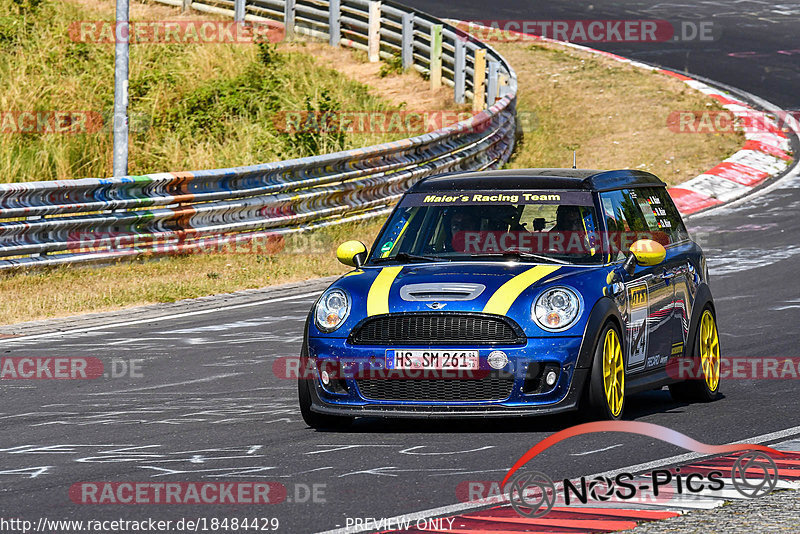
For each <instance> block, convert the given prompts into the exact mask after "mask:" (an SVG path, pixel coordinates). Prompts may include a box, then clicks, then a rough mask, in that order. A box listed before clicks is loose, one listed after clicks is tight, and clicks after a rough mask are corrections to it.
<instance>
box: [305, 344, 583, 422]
mask: <svg viewBox="0 0 800 534" xmlns="http://www.w3.org/2000/svg"><path fill="white" fill-rule="evenodd" d="M581 341H582V339H581V338H575V337H564V338H552V337H551V338H530V339H527V340H526V343H525V344H524V345H508V346H499V345H493V346H478V347H459V349H458V350H465V349H473V350H478V352H479V362H480V370H481V371H483V372H484V373H498V371H496V370H493V369H491V367H490V366H489V365H488V362H487V356H488V355H489V353H491V352H492V351H496V350H501V351H503V352H505V353H506V355H507V356H508V359H509V363H508V365H507V366H506V367H505V368H504V369H503V370H502V371H499V372H501V373H503V376H504V377H505V379H507V380H508V381H509V383H510V386H509V388H508V391H505V392H504V393H502V395H500V396H498V397H497V398H492V399H480V400H453V399H452V398H451V399H449V400H433V399H431V398H427V399H423V400H414V399H404V400H398V399H392V398H371V397H370V396H368V395H366V394H365V393H364V391H362V388H361V387H360V386H359V380H358V379H357V378H354V377H352V376H346V377H342V378H341V380H339V381H338V383H337V384H335V386H334V385H332V382H333V381H330V380H329V381H328V384H327V386H325V385H323V383H322V381H321V380H320V376H319V372H316V373H315V376H314V380H312V381H311V382H312V383H313V387H312V388H310V389H311V391H310V393H311V399H312V406H311V410H312V411H314V412H317V413H321V414H329V415H341V416H365V417H366V416H375V417H408V418H462V417H516V416H532V415H545V414H552V413H559V412H564V411H569V410H573V409H576V408H577V404H578V401H579V399H580V394H581V392H582V391H583V386H584V383H585V381H586V377H587V375H588V369H576V367H575V364H576V362H577V355H578V351H579V349H580V345H581ZM387 348H389V347H386V346H363V345H351V344H349V343H347V341H346V340H345V339H342V338H328V337H325V338H309V339H308V357H309V358H310V359H312V361H314V362H315V363H317V365H318V368H319V369H323V368H325V367H326V365H325V364H329V363H331V362H335V365H336V366H337V368H340V369H341V368H347V367H348V366H354V367H355V368H358V369H362V370H363V369H365V368H374V367H375V366H382V365H385V361H386V360H385V352H386V349H387ZM391 348H395V349H401V348H410V347H391ZM413 348H414V349H424V348H426V347H413ZM427 348H431V349H436V350H442V349H445V348H452V347H438V346H436V347H427ZM545 370H547V371H550V370H555V371H557V375H558V377H557V380H556V383H555V384H554V385H553V386H552V387H550V386H547V385H546V384H545V383H544V382H541V381H540V382H537V383H535V384H538V386H537V387H532V383H533V382H532V377H533V376H534V375H535V374H536V373H539V374H540V375H543V373H544V371H545ZM384 379H385V380H392V378H389V377H387V378H384ZM477 379H478V380H480V378H477ZM440 380H448V379H446V378H442V379H440ZM535 384H534V385H535ZM393 386H394V385H393ZM390 389H394V390H396V388H390Z"/></svg>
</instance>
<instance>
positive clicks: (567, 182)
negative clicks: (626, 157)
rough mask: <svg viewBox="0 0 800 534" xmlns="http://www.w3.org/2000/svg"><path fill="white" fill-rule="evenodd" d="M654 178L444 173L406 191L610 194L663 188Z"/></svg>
mask: <svg viewBox="0 0 800 534" xmlns="http://www.w3.org/2000/svg"><path fill="white" fill-rule="evenodd" d="M665 186H666V184H665V183H664V182H662V181H661V180H660V179H659V178H658V177H657V176H656V175H654V174H651V173H649V172H645V171H638V170H630V169H622V170H614V171H600V170H595V169H509V170H502V171H479V172H466V173H448V174H440V175H437V176H431V177H429V178H424V179H422V180H420V181H419V182H417V183H416V184H415V185H414V186H413V187H412V188H411V189H410V191H409V192H415V193H421V192H426V191H447V190H450V191H452V190H467V191H469V190H485V189H577V190H584V191H610V190H613V189H622V188H634V187H665Z"/></svg>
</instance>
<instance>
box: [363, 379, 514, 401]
mask: <svg viewBox="0 0 800 534" xmlns="http://www.w3.org/2000/svg"><path fill="white" fill-rule="evenodd" d="M356 384H357V385H358V389H359V391H360V392H361V396H362V397H364V398H366V399H372V400H391V401H431V402H455V401H491V400H505V399H507V398H508V397H510V396H511V389H512V388H513V386H514V377H513V376H496V375H490V376H488V377H486V378H481V379H478V380H455V379H453V380H448V379H441V378H440V379H425V380H412V379H401V380H394V379H390V378H386V379H382V380H380V379H379V380H356Z"/></svg>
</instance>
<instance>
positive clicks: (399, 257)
mask: <svg viewBox="0 0 800 534" xmlns="http://www.w3.org/2000/svg"><path fill="white" fill-rule="evenodd" d="M385 261H449V260H447V259H445V258H437V257H434V256H420V255H417V254H409V253H408V252H398V253H397V254H395V255H394V256H386V257H385V258H375V259H374V260H372V263H382V262H385Z"/></svg>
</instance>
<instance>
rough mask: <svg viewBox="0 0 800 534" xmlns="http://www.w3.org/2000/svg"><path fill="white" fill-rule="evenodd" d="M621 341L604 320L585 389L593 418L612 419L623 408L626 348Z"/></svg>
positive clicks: (615, 330)
mask: <svg viewBox="0 0 800 534" xmlns="http://www.w3.org/2000/svg"><path fill="white" fill-rule="evenodd" d="M621 340H622V336H620V334H619V329H618V328H617V327H616V325H615V324H614V323H612V322H608V323H606V325H605V326H604V327H603V330H602V333H601V334H600V337H598V338H597V346H595V349H594V359H593V361H592V371H591V374H590V376H589V386H588V391H587V392H586V394H587V397H588V398H587V401H588V402H587V412H588V415H589V416H590V417H591V418H592V419H595V420H601V421H615V420H617V419H620V418H622V413H623V412H624V410H625V351H624V350H623V348H622V341H621Z"/></svg>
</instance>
